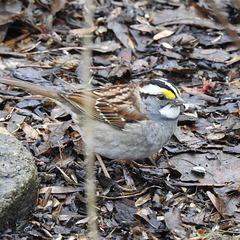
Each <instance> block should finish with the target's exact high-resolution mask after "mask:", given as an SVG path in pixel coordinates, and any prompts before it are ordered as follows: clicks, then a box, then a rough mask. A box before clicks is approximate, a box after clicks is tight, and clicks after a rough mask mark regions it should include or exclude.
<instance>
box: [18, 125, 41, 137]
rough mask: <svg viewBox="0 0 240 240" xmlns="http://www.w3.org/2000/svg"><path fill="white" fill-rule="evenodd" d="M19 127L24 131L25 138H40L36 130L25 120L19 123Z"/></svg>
mask: <svg viewBox="0 0 240 240" xmlns="http://www.w3.org/2000/svg"><path fill="white" fill-rule="evenodd" d="M21 128H22V130H23V131H24V132H25V134H26V138H27V139H29V140H35V139H40V136H39V134H38V132H37V131H36V130H35V129H34V128H33V127H32V126H30V125H29V124H27V123H26V122H23V123H22V124H21Z"/></svg>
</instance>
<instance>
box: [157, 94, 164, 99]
mask: <svg viewBox="0 0 240 240" xmlns="http://www.w3.org/2000/svg"><path fill="white" fill-rule="evenodd" d="M157 98H158V100H164V99H166V97H165V96H164V95H158V96H157Z"/></svg>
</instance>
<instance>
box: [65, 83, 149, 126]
mask: <svg viewBox="0 0 240 240" xmlns="http://www.w3.org/2000/svg"><path fill="white" fill-rule="evenodd" d="M130 86H131V87H130ZM130 86H129V85H128V86H127V85H125V84H124V85H113V86H110V87H106V88H97V89H91V90H83V91H79V92H75V93H71V94H69V95H67V96H65V98H66V99H67V100H68V101H69V102H71V104H73V105H74V106H76V107H77V108H79V109H80V110H81V111H82V112H85V110H84V98H87V100H89V101H90V102H91V105H92V106H93V107H94V111H93V113H92V114H93V117H94V118H96V119H97V120H99V121H103V122H106V123H109V124H112V125H114V126H116V127H124V125H125V124H126V123H127V122H134V121H139V120H143V119H145V118H146V116H145V115H144V114H142V113H141V112H139V110H138V109H137V107H134V106H135V105H134V98H133V97H132V95H131V92H132V91H133V90H134V88H135V85H130ZM129 87H130V88H129Z"/></svg>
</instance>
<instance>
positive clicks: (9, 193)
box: [0, 128, 38, 231]
mask: <svg viewBox="0 0 240 240" xmlns="http://www.w3.org/2000/svg"><path fill="white" fill-rule="evenodd" d="M37 195H38V178H37V169H36V165H35V162H34V159H33V157H32V155H31V153H30V152H29V151H28V150H27V149H26V148H25V147H24V146H23V145H22V143H21V142H20V141H18V140H17V139H16V138H15V137H14V136H13V135H12V134H10V133H9V132H8V131H7V130H6V129H5V128H0V231H3V230H4V229H6V228H8V227H11V226H14V224H15V223H16V221H17V220H23V219H27V217H28V216H29V213H30V212H31V211H32V210H33V208H34V205H35V203H36V200H37Z"/></svg>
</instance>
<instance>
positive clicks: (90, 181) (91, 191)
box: [82, 0, 99, 240]
mask: <svg viewBox="0 0 240 240" xmlns="http://www.w3.org/2000/svg"><path fill="white" fill-rule="evenodd" d="M93 9H94V8H93V2H92V0H88V1H85V5H84V19H85V27H86V28H91V27H93ZM91 43H92V35H91V34H90V33H87V34H86V35H85V36H84V47H85V48H86V50H85V51H84V52H83V55H82V74H83V81H84V83H85V85H86V83H89V81H90V79H91V72H90V67H91V55H92V52H91V50H90V49H89V48H88V46H89V45H90V44H91ZM84 104H85V106H86V107H85V108H84V109H86V113H87V114H86V118H85V121H84V132H85V143H86V153H85V162H86V182H85V188H86V200H87V201H86V202H87V214H88V217H89V220H88V235H89V236H88V237H89V238H90V239H92V240H97V239H99V237H98V230H97V229H98V224H97V220H98V219H97V212H96V186H95V176H94V160H95V156H94V153H93V152H92V149H93V148H92V145H93V139H94V135H93V132H94V131H93V129H94V122H93V120H92V118H91V117H90V116H91V115H92V114H91V113H92V111H93V109H92V107H93V106H92V105H91V101H88V100H86V101H85V103H84Z"/></svg>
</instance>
